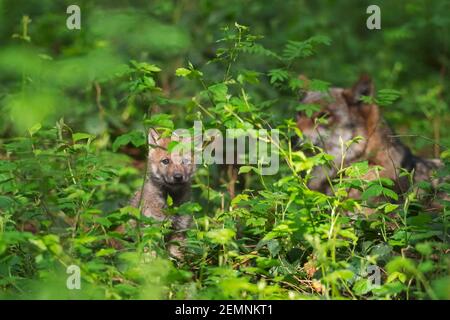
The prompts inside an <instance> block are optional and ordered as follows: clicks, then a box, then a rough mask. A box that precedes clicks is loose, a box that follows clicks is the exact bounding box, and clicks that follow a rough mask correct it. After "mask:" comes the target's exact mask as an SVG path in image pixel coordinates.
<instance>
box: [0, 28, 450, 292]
mask: <svg viewBox="0 0 450 320" xmlns="http://www.w3.org/2000/svg"><path fill="white" fill-rule="evenodd" d="M257 39H258V37H255V36H253V35H251V34H249V33H248V29H247V28H246V27H244V26H240V25H237V24H236V28H235V29H233V30H226V36H225V37H224V38H223V39H222V40H221V41H220V42H219V43H221V44H222V47H221V48H220V49H219V50H218V51H217V57H216V58H215V59H214V60H213V61H212V63H215V64H218V65H225V68H224V70H226V71H225V74H224V75H223V79H220V80H217V79H205V78H204V76H203V73H202V72H201V71H199V70H197V69H196V68H194V66H192V65H191V64H189V65H188V66H187V67H186V68H179V69H178V70H177V71H176V75H177V76H179V77H184V78H186V79H185V80H186V81H194V82H197V83H200V84H201V85H202V87H203V90H202V91H200V92H195V93H194V94H193V96H192V97H190V98H188V99H186V98H184V99H178V100H174V99H169V98H168V97H165V96H164V94H163V92H162V91H161V90H160V89H159V88H158V87H157V86H156V83H155V81H154V76H155V75H156V74H157V73H158V72H159V71H160V69H159V68H158V67H156V66H154V65H151V64H148V63H144V62H142V63H140V62H135V61H133V62H132V63H131V64H130V66H129V67H128V68H127V69H126V70H124V71H123V73H121V74H118V75H117V78H116V79H113V80H105V81H111V83H116V82H115V81H125V82H126V83H127V84H128V87H129V92H130V94H129V96H128V99H129V100H135V99H147V100H146V101H148V103H149V105H150V104H151V103H157V104H158V105H162V106H164V105H166V104H174V103H177V104H178V105H180V108H181V107H184V108H185V110H187V116H186V119H187V120H188V121H193V120H201V121H202V123H203V126H204V129H209V128H218V129H220V130H225V129H227V128H241V129H250V128H254V129H260V128H266V129H267V128H269V124H270V127H271V128H277V129H279V130H280V134H281V137H280V141H279V143H277V142H275V141H271V143H272V146H273V147H274V149H275V150H276V152H277V153H278V154H279V157H280V170H279V172H278V173H277V174H275V175H270V176H266V175H262V171H261V170H262V167H261V166H260V165H255V166H241V167H240V168H239V179H238V181H236V192H237V193H236V195H235V196H234V197H233V198H231V197H230V192H229V190H230V185H231V183H233V181H231V182H230V179H229V177H228V176H227V175H226V172H227V171H229V169H230V168H228V167H226V166H224V165H214V164H211V165H206V164H205V165H201V166H199V167H198V169H197V172H196V175H195V180H194V183H193V191H194V197H193V200H192V201H191V202H188V203H186V204H184V205H182V206H181V207H179V208H174V207H171V208H169V210H168V211H169V213H171V214H173V213H178V214H191V215H193V216H194V217H195V219H194V224H193V226H192V228H191V229H190V230H189V231H188V239H187V243H186V257H185V259H184V260H183V261H175V260H173V259H171V258H169V257H168V254H167V252H166V250H165V246H166V243H165V235H167V234H168V233H169V232H170V224H169V222H168V221H163V222H157V221H154V220H152V219H150V218H144V217H142V216H141V215H140V213H139V211H138V210H137V209H135V208H132V207H130V206H128V205H127V204H128V200H129V199H130V197H131V196H132V194H133V192H134V191H135V190H137V189H139V188H140V187H141V185H142V181H143V176H144V173H143V172H142V170H140V169H138V168H136V167H135V166H134V164H135V163H134V162H133V161H132V159H131V158H130V157H129V156H127V155H125V154H123V153H122V151H124V148H125V146H126V145H129V144H131V145H133V146H134V147H138V148H141V149H142V151H143V152H146V151H145V149H146V145H147V143H146V138H145V136H146V135H145V134H144V132H145V130H146V129H148V127H156V128H164V129H166V130H168V131H170V130H172V129H174V128H175V124H174V122H175V121H176V120H177V119H176V115H169V114H164V113H158V114H154V115H152V116H147V117H144V118H145V119H144V121H143V126H142V129H141V130H130V132H128V133H126V134H124V135H122V136H120V137H118V138H117V139H116V140H115V142H114V143H113V144H112V145H110V144H107V143H104V137H102V136H94V135H91V134H87V133H80V132H73V131H72V129H71V128H70V127H69V126H68V125H67V124H66V123H65V122H64V120H60V121H58V123H57V124H56V126H55V127H47V126H41V125H39V124H37V125H35V126H33V127H31V128H29V129H28V132H27V134H26V135H23V136H21V137H16V138H11V139H8V140H5V141H4V143H3V145H2V149H1V153H0V194H1V195H0V212H1V216H0V232H1V233H0V288H1V292H0V293H1V296H2V298H8V299H23V298H31V299H43V298H50V299H52V298H57V299H87V298H88V299H92V298H95V299H450V296H449V293H450V291H449V290H448V288H449V287H450V276H449V267H450V258H449V255H448V252H449V244H448V227H449V222H448V212H449V207H450V203H449V202H448V201H446V200H444V198H443V197H442V196H441V195H442V194H447V195H449V194H450V192H449V191H450V188H449V185H448V183H445V182H443V183H441V184H440V185H438V186H437V191H438V192H439V195H440V196H439V197H437V196H436V195H433V194H430V193H432V191H431V187H430V186H431V184H430V183H428V182H422V183H420V184H419V185H416V186H411V188H410V189H409V190H407V191H406V192H405V193H404V194H400V195H399V194H396V193H395V192H394V191H393V190H392V185H393V182H392V181H390V180H389V179H379V180H376V181H364V179H362V178H361V177H362V176H364V175H365V174H367V172H368V171H369V170H379V168H371V167H369V166H368V164H367V162H358V163H353V164H351V165H350V166H348V167H344V166H343V165H342V167H341V168H338V169H339V171H338V172H339V173H338V176H337V178H336V179H334V180H332V181H330V184H331V185H332V192H331V194H330V195H327V194H323V193H320V192H317V191H313V190H310V189H309V188H308V187H307V182H308V180H309V179H310V176H311V172H312V169H313V168H315V167H317V166H327V165H330V163H331V160H332V159H331V158H332V157H331V156H330V155H327V154H326V153H325V152H323V151H321V150H319V151H317V152H316V153H315V155H313V156H311V155H309V156H307V155H306V154H307V153H306V151H305V152H304V151H303V150H294V149H293V148H292V145H291V138H292V137H293V136H295V135H301V132H299V130H298V129H296V127H295V123H294V122H293V121H292V120H289V119H290V118H291V117H289V116H287V115H286V119H269V118H268V116H267V115H268V114H269V113H270V108H271V107H273V106H272V104H273V101H260V98H259V96H258V95H252V92H254V88H255V87H256V88H257V87H258V83H259V82H260V81H268V82H269V83H271V84H272V85H273V87H274V88H275V89H276V90H285V92H289V91H290V92H292V101H290V102H286V103H293V104H295V103H296V101H298V97H297V96H296V92H298V91H299V89H302V86H303V85H304V84H303V83H302V81H301V80H299V79H298V78H297V76H296V74H295V72H294V71H292V70H291V69H290V66H291V65H292V62H293V61H294V60H296V59H303V58H305V57H308V56H311V55H312V54H313V53H314V50H315V48H316V46H320V45H328V44H329V39H327V38H326V37H313V38H310V39H308V40H306V41H304V42H290V43H288V44H287V45H286V47H285V49H284V50H283V52H282V53H275V52H272V51H270V50H268V49H266V48H264V47H262V46H261V45H259V44H258V43H256V42H255V41H256V40H257ZM240 54H254V55H265V56H268V57H270V58H272V59H273V60H274V61H275V62H274V63H275V64H278V67H277V68H275V69H272V70H270V72H268V73H267V75H268V78H267V79H265V80H261V78H264V75H262V74H259V73H258V72H256V71H250V70H234V69H233V63H234V61H235V60H236V59H237V58H238V56H239V55H240ZM310 86H312V87H313V89H314V90H323V91H326V90H327V88H328V84H327V83H325V82H323V81H319V80H313V81H312V83H311V84H310ZM303 107H304V106H303ZM306 108H308V106H306ZM311 108H313V106H311ZM305 111H308V110H305ZM352 143H358V141H357V140H355V141H348V142H342V152H343V154H345V150H346V147H348V146H349V145H350V144H352ZM443 158H445V154H444V155H443ZM444 160H445V159H444ZM449 172H450V166H449V165H448V164H447V165H446V167H444V168H443V169H442V170H440V171H439V172H437V173H436V174H437V175H438V176H441V177H446V176H448V175H449ZM404 175H406V176H409V178H410V175H411V173H408V172H405V173H404ZM352 188H356V189H359V190H360V191H361V194H362V196H361V199H352V198H349V196H348V193H349V191H350V189H352ZM418 190H422V191H421V192H418ZM424 194H430V197H434V198H436V199H434V200H435V201H436V202H438V203H439V204H440V208H439V209H437V210H435V211H432V212H430V211H429V209H427V207H426V206H424V205H423V204H424V201H421V198H424ZM436 194H437V193H436ZM419 195H420V196H419ZM375 198H377V199H379V198H382V199H383V201H381V203H380V202H379V201H378V202H376V201H372V200H374V199H375ZM368 207H371V208H370V210H369V208H368ZM368 212H370V214H369V213H368ZM130 220H136V221H138V222H139V223H138V224H129V223H128V222H129V221H130ZM123 225H125V226H126V231H125V232H124V233H119V232H118V231H117V227H118V226H123ZM117 244H120V246H119V245H117ZM70 265H76V266H79V267H80V269H81V279H82V281H81V289H80V290H69V289H67V287H66V281H67V278H68V276H69V275H68V274H67V273H66V268H67V267H68V266H70Z"/></svg>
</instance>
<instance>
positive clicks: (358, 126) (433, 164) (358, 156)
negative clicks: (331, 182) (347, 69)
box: [297, 75, 442, 197]
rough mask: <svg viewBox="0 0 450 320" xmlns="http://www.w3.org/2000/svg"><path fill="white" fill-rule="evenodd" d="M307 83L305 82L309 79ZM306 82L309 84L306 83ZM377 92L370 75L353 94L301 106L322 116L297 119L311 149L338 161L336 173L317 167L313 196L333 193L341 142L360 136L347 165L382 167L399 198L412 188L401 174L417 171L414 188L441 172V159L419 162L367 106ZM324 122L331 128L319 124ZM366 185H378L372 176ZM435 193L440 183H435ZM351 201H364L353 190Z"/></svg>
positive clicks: (333, 92)
mask: <svg viewBox="0 0 450 320" xmlns="http://www.w3.org/2000/svg"><path fill="white" fill-rule="evenodd" d="M305 80H306V79H305ZM306 81H307V80H306ZM373 94H374V86H373V83H372V81H371V79H370V78H369V77H368V76H367V75H362V76H361V77H360V79H359V80H358V81H357V82H356V84H355V85H354V86H353V87H352V88H348V89H343V88H331V89H330V90H329V92H328V93H322V92H315V91H309V92H306V95H305V96H304V98H303V99H302V101H301V103H305V104H315V105H318V106H320V110H319V111H318V112H316V113H315V114H313V116H312V117H307V116H306V114H304V113H303V112H299V113H298V114H297V127H298V128H299V129H300V130H301V131H302V132H303V134H304V136H305V137H306V138H308V139H309V140H310V141H311V143H313V144H314V145H316V146H318V147H321V148H322V149H323V150H324V151H325V152H326V153H328V154H331V155H333V156H334V164H335V165H334V166H333V167H334V168H331V169H328V168H324V167H316V168H315V169H314V171H313V178H312V179H311V181H310V185H309V187H310V188H311V189H314V190H318V191H322V192H328V191H329V190H328V187H329V186H328V179H327V176H328V177H329V178H330V179H332V178H333V177H334V176H335V175H336V173H337V172H336V171H337V170H336V168H338V167H339V166H340V162H341V160H342V150H341V145H340V140H339V137H341V138H342V140H343V141H344V142H346V141H349V140H351V139H353V138H355V137H357V136H361V137H363V138H364V139H363V140H362V141H360V142H358V143H354V144H352V145H351V146H350V148H349V149H348V150H347V152H346V155H345V165H349V164H351V163H353V162H357V161H368V162H369V165H372V166H374V165H378V166H381V167H383V168H384V169H383V170H382V171H381V172H380V174H379V175H380V177H385V178H389V179H392V180H393V181H394V182H395V189H396V191H397V192H401V193H403V192H405V191H406V190H407V189H408V187H409V182H408V178H407V177H400V169H401V168H404V169H406V170H408V171H410V172H411V171H414V182H416V181H421V180H428V179H430V177H431V176H432V173H433V171H434V170H436V169H437V168H438V167H440V166H441V165H442V164H441V161H440V160H438V159H423V158H420V157H418V156H415V155H413V154H412V153H411V151H410V150H409V149H408V148H407V147H406V146H405V145H404V144H402V143H401V142H400V141H399V140H398V139H397V138H396V137H395V136H394V134H393V131H392V130H391V129H390V128H389V126H388V125H387V124H386V123H385V121H384V120H383V118H382V116H381V114H380V108H379V106H378V105H376V104H367V103H364V102H363V101H362V99H361V97H362V96H372V95H373ZM318 118H325V119H326V123H324V122H323V121H319V122H320V123H318V122H317V121H316V120H317V119H318ZM364 178H365V179H366V180H373V179H376V174H375V173H374V172H373V170H371V171H370V172H369V173H368V175H367V176H365V177H364ZM432 183H433V185H434V187H436V185H437V184H438V181H437V179H434V180H433V181H432ZM350 195H351V196H354V197H355V196H356V197H358V196H359V193H358V191H357V190H352V192H351V193H350Z"/></svg>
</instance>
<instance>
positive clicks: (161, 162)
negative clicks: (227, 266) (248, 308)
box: [131, 129, 195, 259]
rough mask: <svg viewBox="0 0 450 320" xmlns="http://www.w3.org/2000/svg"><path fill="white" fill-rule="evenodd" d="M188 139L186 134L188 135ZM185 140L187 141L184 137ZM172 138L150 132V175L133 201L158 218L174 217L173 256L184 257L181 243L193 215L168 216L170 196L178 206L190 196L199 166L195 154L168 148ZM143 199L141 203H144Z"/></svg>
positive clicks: (171, 248) (137, 206) (151, 215)
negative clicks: (186, 153) (194, 159)
mask: <svg viewBox="0 0 450 320" xmlns="http://www.w3.org/2000/svg"><path fill="white" fill-rule="evenodd" d="M184 139H185V138H184ZM184 139H183V142H187V140H184ZM171 141H172V139H171V138H163V137H161V136H160V135H159V134H158V132H157V131H156V130H154V129H150V131H149V134H148V142H149V144H150V146H149V154H148V164H147V168H148V169H147V172H148V176H147V177H146V181H145V183H144V187H143V190H142V193H141V191H138V192H136V194H135V196H134V197H133V199H132V200H131V205H132V206H134V207H136V208H139V207H141V208H142V214H143V215H144V216H146V217H152V218H154V219H156V220H158V221H163V220H166V219H171V220H172V229H173V233H171V235H170V236H169V239H168V240H169V246H168V250H169V253H170V255H171V256H173V257H175V258H178V259H182V258H183V252H182V250H181V248H180V243H183V242H184V241H185V231H186V229H187V228H189V226H190V224H191V221H192V217H191V216H187V215H175V216H170V217H169V216H167V215H166V214H165V213H164V209H165V208H166V207H167V203H166V200H167V196H170V197H171V198H172V199H173V204H174V205H175V206H180V205H181V204H183V203H184V202H187V201H188V200H189V199H190V193H191V179H192V176H193V175H194V171H195V166H194V164H193V161H191V156H186V155H185V154H182V153H181V152H179V153H174V152H169V151H168V150H167V148H168V146H169V143H170V142H171ZM140 202H141V203H140Z"/></svg>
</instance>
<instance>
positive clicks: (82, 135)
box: [72, 132, 95, 142]
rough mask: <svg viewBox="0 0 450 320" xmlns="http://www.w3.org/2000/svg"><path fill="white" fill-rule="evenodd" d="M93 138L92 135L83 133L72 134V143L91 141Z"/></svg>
mask: <svg viewBox="0 0 450 320" xmlns="http://www.w3.org/2000/svg"><path fill="white" fill-rule="evenodd" d="M94 137H95V136H94V135H92V134H89V133H83V132H77V133H74V134H72V140H73V142H77V141H80V140H83V139H92V138H94Z"/></svg>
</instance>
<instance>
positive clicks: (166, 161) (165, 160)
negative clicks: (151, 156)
mask: <svg viewBox="0 0 450 320" xmlns="http://www.w3.org/2000/svg"><path fill="white" fill-rule="evenodd" d="M169 162H170V160H169V159H167V158H165V159H162V160H161V163H162V164H165V165H168V164H169Z"/></svg>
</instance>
